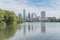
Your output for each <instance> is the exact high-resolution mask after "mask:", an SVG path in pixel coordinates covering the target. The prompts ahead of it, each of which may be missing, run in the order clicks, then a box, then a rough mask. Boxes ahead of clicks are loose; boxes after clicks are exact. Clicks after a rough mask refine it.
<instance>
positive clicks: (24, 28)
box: [23, 24, 26, 35]
mask: <svg viewBox="0 0 60 40" xmlns="http://www.w3.org/2000/svg"><path fill="white" fill-rule="evenodd" d="M23 32H24V35H25V32H26V25H25V24H24V27H23Z"/></svg>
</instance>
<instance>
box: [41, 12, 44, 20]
mask: <svg viewBox="0 0 60 40" xmlns="http://www.w3.org/2000/svg"><path fill="white" fill-rule="evenodd" d="M44 19H45V11H41V20H44Z"/></svg>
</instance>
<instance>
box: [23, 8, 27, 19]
mask: <svg viewBox="0 0 60 40" xmlns="http://www.w3.org/2000/svg"><path fill="white" fill-rule="evenodd" d="M23 19H24V20H25V19H26V10H25V9H23Z"/></svg>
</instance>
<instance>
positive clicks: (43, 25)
mask: <svg viewBox="0 0 60 40" xmlns="http://www.w3.org/2000/svg"><path fill="white" fill-rule="evenodd" d="M41 32H42V33H45V32H46V27H45V22H42V23H41Z"/></svg>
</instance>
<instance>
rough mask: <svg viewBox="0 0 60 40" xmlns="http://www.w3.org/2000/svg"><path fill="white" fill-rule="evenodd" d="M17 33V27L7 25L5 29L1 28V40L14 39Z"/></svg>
mask: <svg viewBox="0 0 60 40" xmlns="http://www.w3.org/2000/svg"><path fill="white" fill-rule="evenodd" d="M2 27H3V26H2ZM15 32H16V27H14V26H13V25H6V28H5V29H1V28H0V40H5V39H9V38H11V37H13V36H14V34H15Z"/></svg>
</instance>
